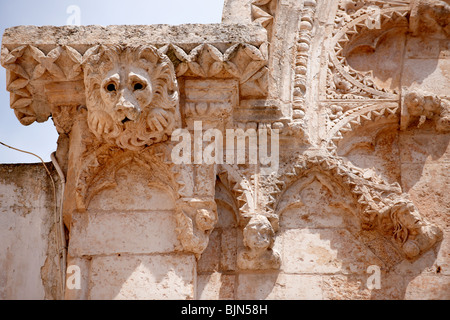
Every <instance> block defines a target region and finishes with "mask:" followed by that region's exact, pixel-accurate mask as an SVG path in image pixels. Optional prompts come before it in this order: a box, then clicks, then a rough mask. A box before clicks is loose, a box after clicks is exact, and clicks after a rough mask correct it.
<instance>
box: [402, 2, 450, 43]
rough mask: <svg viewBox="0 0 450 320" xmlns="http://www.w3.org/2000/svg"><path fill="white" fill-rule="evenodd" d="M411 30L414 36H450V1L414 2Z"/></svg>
mask: <svg viewBox="0 0 450 320" xmlns="http://www.w3.org/2000/svg"><path fill="white" fill-rule="evenodd" d="M410 30H411V31H412V33H413V34H414V35H416V36H417V35H424V34H430V33H437V34H439V33H440V34H442V35H443V36H444V37H445V36H446V37H449V36H450V2H449V1H448V0H414V1H412V9H411V23H410Z"/></svg>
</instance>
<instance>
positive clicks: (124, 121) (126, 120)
mask: <svg viewBox="0 0 450 320" xmlns="http://www.w3.org/2000/svg"><path fill="white" fill-rule="evenodd" d="M128 121H131V120H130V119H128V117H125V118H124V119H123V120H122V123H123V124H125V123H126V122H128Z"/></svg>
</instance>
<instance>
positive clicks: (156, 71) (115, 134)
mask: <svg viewBox="0 0 450 320" xmlns="http://www.w3.org/2000/svg"><path fill="white" fill-rule="evenodd" d="M85 83H86V84H87V88H88V90H87V99H86V100H87V108H88V125H89V128H90V129H91V131H92V132H93V133H94V134H95V136H96V137H97V138H98V139H103V140H105V141H106V142H108V143H111V144H116V145H118V146H119V147H121V148H124V149H131V150H140V149H142V148H144V147H146V146H149V145H151V144H153V143H157V142H161V141H165V140H167V139H168V136H170V135H171V133H172V131H173V130H174V129H175V127H176V126H177V125H178V121H179V119H180V115H179V110H178V90H177V83H176V78H175V73H174V70H173V66H172V64H171V62H170V60H169V58H168V57H167V56H164V55H162V54H161V53H159V52H158V51H157V50H156V49H155V48H153V47H146V46H142V47H131V48H120V47H119V48H117V47H113V48H101V49H100V50H99V53H98V54H96V55H93V57H91V59H90V60H88V63H87V66H86V68H85Z"/></svg>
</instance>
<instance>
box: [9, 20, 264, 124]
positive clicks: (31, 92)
mask: <svg viewBox="0 0 450 320" xmlns="http://www.w3.org/2000/svg"><path fill="white" fill-rule="evenodd" d="M117 45H119V46H121V47H123V48H125V47H135V46H151V47H154V48H157V49H158V51H159V52H160V53H161V54H163V55H167V56H168V57H169V59H170V60H171V62H172V64H173V67H174V69H175V71H176V75H177V77H181V76H191V77H201V78H211V77H215V78H234V79H237V80H238V81H239V84H240V85H242V86H243V90H242V92H243V94H244V95H245V94H247V95H250V96H252V97H253V96H254V95H255V94H253V91H252V90H255V91H254V92H257V93H256V95H259V96H261V97H263V96H264V95H265V93H266V91H267V87H266V81H264V80H263V78H266V77H267V75H268V74H267V60H268V50H267V32H266V30H265V29H264V28H263V27H261V26H256V25H242V24H229V25H219V24H212V25H192V24H190V25H180V26H169V25H153V26H108V27H102V26H82V27H73V26H65V27H51V26H49V27H34V26H20V27H14V28H9V29H7V30H6V31H5V33H4V35H3V42H2V51H1V64H2V65H3V67H5V68H6V69H7V70H8V75H7V78H8V79H7V89H8V91H10V92H11V93H12V97H11V108H12V109H14V111H15V113H16V116H17V117H18V119H19V121H20V122H21V123H22V124H23V125H29V124H31V123H33V122H34V121H38V122H44V121H46V120H47V119H48V117H49V116H50V115H54V116H55V112H57V111H58V110H60V107H61V106H63V105H65V106H80V105H85V96H84V92H83V90H82V87H83V69H84V64H85V62H86V60H87V59H88V58H89V56H90V55H92V54H93V52H96V50H98V48H99V47H110V46H117ZM73 88H77V89H76V92H71V91H73V90H72V89H73ZM249 88H250V89H249ZM253 88H255V89H253ZM80 89H81V90H80ZM54 118H55V117H54ZM56 118H58V116H57V115H56ZM57 127H58V124H57Z"/></svg>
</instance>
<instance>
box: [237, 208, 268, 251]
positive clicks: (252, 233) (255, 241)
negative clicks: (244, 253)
mask: <svg viewBox="0 0 450 320" xmlns="http://www.w3.org/2000/svg"><path fill="white" fill-rule="evenodd" d="M273 236H274V231H273V228H272V225H271V224H270V222H269V220H267V218H266V217H263V216H260V217H255V218H252V219H251V220H250V222H249V223H248V224H247V226H246V227H245V229H244V244H245V245H246V246H247V247H249V248H250V249H253V250H257V251H260V250H261V251H262V250H267V249H268V248H270V247H272V245H273Z"/></svg>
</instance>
